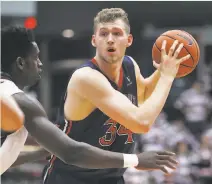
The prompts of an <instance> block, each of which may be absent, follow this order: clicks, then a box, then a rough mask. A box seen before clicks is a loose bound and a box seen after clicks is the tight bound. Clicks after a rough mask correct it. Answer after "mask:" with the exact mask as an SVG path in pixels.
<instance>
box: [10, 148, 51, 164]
mask: <svg viewBox="0 0 212 184" xmlns="http://www.w3.org/2000/svg"><path fill="white" fill-rule="evenodd" d="M49 155H50V153H49V152H48V151H46V150H45V149H44V148H42V147H41V148H39V149H38V150H35V151H26V152H21V153H20V155H19V156H18V158H17V160H16V161H15V162H14V163H13V165H12V166H11V167H16V166H18V165H21V164H24V163H27V162H34V161H38V160H42V159H44V158H46V157H47V156H49Z"/></svg>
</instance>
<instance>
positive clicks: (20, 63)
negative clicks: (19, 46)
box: [16, 57, 25, 70]
mask: <svg viewBox="0 0 212 184" xmlns="http://www.w3.org/2000/svg"><path fill="white" fill-rule="evenodd" d="M16 65H17V67H18V68H19V69H20V70H23V69H24V65H25V60H24V59H23V58H21V57H17V59H16Z"/></svg>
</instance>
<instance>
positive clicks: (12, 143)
mask: <svg viewBox="0 0 212 184" xmlns="http://www.w3.org/2000/svg"><path fill="white" fill-rule="evenodd" d="M0 93H1V94H4V95H7V96H12V95H13V94H16V93H23V91H22V90H20V89H19V88H18V87H17V86H16V85H15V83H14V82H12V81H10V80H7V79H0ZM27 136H28V132H27V130H26V129H25V127H22V128H21V129H19V130H18V131H16V132H14V133H12V134H10V135H8V136H7V137H6V139H5V141H4V142H3V144H2V146H1V148H0V174H3V173H4V172H5V171H6V170H7V169H8V168H9V167H10V166H11V165H12V164H13V163H14V162H15V161H16V159H17V158H18V155H19V154H20V152H21V151H22V150H23V148H24V144H25V142H26V139H27ZM1 138H3V137H1Z"/></svg>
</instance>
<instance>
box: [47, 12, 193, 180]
mask: <svg viewBox="0 0 212 184" xmlns="http://www.w3.org/2000/svg"><path fill="white" fill-rule="evenodd" d="M132 42H133V36H132V35H131V34H130V25H129V21H128V17H127V14H126V13H125V11H124V10H122V9H120V8H111V9H103V10H102V11H100V12H99V13H98V14H97V16H96V17H95V18H94V34H93V36H92V41H91V43H92V45H93V46H94V47H95V48H96V55H95V57H94V58H93V59H91V60H89V61H87V62H86V63H85V64H84V65H82V66H81V67H79V68H78V69H77V70H76V71H75V72H74V73H73V75H72V77H71V78H70V80H69V83H68V87H67V91H66V96H65V100H64V101H63V102H62V103H61V104H62V105H61V107H60V114H59V116H58V120H57V122H59V127H60V128H61V129H63V130H64V131H65V130H66V129H67V128H66V127H68V126H72V128H71V130H70V132H68V135H69V137H71V138H73V139H74V140H77V141H83V142H86V143H88V144H90V145H93V146H96V147H99V148H102V149H105V150H110V151H116V152H124V153H132V152H133V148H134V144H135V142H136V133H146V132H148V131H149V130H150V128H151V126H152V124H153V122H154V121H155V119H156V118H157V116H158V115H159V113H160V112H161V110H162V108H163V106H164V104H165V102H166V99H167V97H168V94H169V91H170V89H171V86H172V83H173V81H174V78H175V76H176V74H177V71H178V68H179V64H180V63H181V62H183V61H185V60H187V59H188V58H189V57H190V55H187V56H185V57H183V58H178V54H179V53H180V51H181V49H182V48H183V45H182V44H180V45H178V43H177V42H174V44H173V45H172V47H171V49H170V50H169V53H166V42H164V43H163V46H162V48H161V53H162V56H161V60H162V62H161V64H160V65H158V64H155V63H154V65H155V67H156V68H157V71H156V72H155V73H154V74H153V75H152V76H151V77H149V78H147V79H144V78H143V77H142V75H141V74H140V70H139V67H138V65H137V64H136V62H135V61H134V60H133V58H132V57H130V56H126V55H125V51H126V48H127V47H130V46H131V44H132ZM63 99H64V98H63ZM46 168H47V169H46V171H45V173H46V174H45V177H44V183H45V184H56V183H60V184H67V183H75V184H108V183H110V184H121V183H124V180H123V173H124V171H125V169H123V168H121V169H104V170H91V169H83V168H79V167H77V166H74V165H71V166H69V165H66V164H64V163H63V162H62V161H61V160H59V159H57V158H56V157H55V156H53V157H52V159H51V161H50V162H49V165H48V166H47V167H46ZM50 170H51V172H50ZM46 176H47V177H46Z"/></svg>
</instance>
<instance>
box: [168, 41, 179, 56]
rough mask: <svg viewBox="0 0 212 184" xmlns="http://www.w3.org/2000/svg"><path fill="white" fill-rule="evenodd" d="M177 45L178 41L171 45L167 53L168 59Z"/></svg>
mask: <svg viewBox="0 0 212 184" xmlns="http://www.w3.org/2000/svg"><path fill="white" fill-rule="evenodd" d="M177 44H178V40H175V41H174V43H173V44H172V46H171V48H170V49H169V53H168V56H169V57H172V55H173V53H174V50H175V48H176V46H177Z"/></svg>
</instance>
